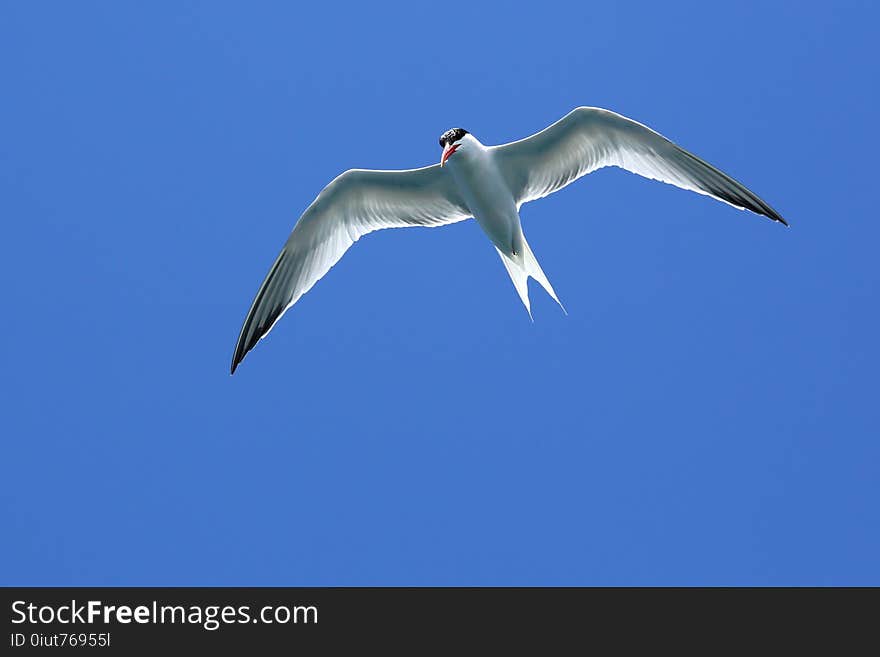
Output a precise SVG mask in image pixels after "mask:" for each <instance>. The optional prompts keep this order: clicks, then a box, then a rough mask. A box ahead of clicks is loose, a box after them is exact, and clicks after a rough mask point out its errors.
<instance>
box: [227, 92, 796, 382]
mask: <svg viewBox="0 0 880 657" xmlns="http://www.w3.org/2000/svg"><path fill="white" fill-rule="evenodd" d="M440 147H441V148H442V149H443V152H442V155H441V156H440V163H439V164H435V165H433V166H428V167H423V168H421V169H407V170H402V171H372V170H367V169H350V170H349V171H346V172H345V173H343V174H341V175H340V176H338V177H337V178H335V179H334V180H333V181H332V182H331V183H330V184H329V185H327V186H326V187H325V188H324V189H323V190H321V193H320V194H318V197H317V198H316V199H315V200H314V201H313V202H312V204H311V205H310V206H309V207H308V208H306V211H305V212H303V214H302V216H301V217H300V218H299V221H297V223H296V225H295V226H294V228H293V232H291V234H290V237H289V238H288V239H287V243H286V244H285V245H284V248H283V249H282V250H281V253H280V254H279V255H278V257H277V258H276V260H275V263H274V264H273V265H272V268H271V269H270V270H269V273H268V274H267V276H266V278H265V279H264V280H263V284H262V285H260V289H259V290H258V291H257V295H256V297H255V298H254V301H253V303H252V304H251V307H250V310H249V311H248V314H247V316H246V317H245V320H244V325H243V326H242V328H241V333H240V334H239V336H238V342H237V343H236V345H235V352H234V353H233V356H232V367H231V373H235V369H236V367H238V364H239V363H240V362H241V361H242V359H243V358H244V357H245V355H246V354H247V353H248V352H249V351H250V350H251V349H252V348H253V347H254V345H255V344H256V343H257V342H258V341H259V340H260V339H262V338H264V337H266V335H267V334H268V333H269V331H271V330H272V328H273V327H274V326H275V324H276V323H277V322H278V320H279V319H280V318H281V316H282V315H283V314H284V313H285V311H287V309H288V308H290V307H291V306H292V305H293V304H295V303H296V302H297V301H298V300H299V298H300V297H302V295H303V294H305V293H306V292H308V291H309V290H310V289H311V288H312V286H313V285H314V284H315V283H317V282H318V280H320V279H321V278H322V277H323V276H324V274H326V273H327V272H328V271H329V270H330V268H331V267H332V266H333V265H335V264H336V263H337V262H338V261H339V259H340V258H341V257H342V256H343V254H344V253H345V252H346V251H347V250H348V248H349V247H350V246H351V245H352V244H354V243H355V242H356V241H357V240H358V239H360V238H361V237H363V236H364V235H366V234H367V233H371V232H373V231H376V230H381V229H383V228H406V227H410V226H426V227H432V228H433V227H436V226H445V225H447V224H452V223H456V222H459V221H464V220H465V219H470V218H474V219H476V221H477V223H478V224H479V225H480V228H482V229H483V232H485V234H486V236H487V237H488V238H489V240H491V242H492V244H493V245H494V247H495V249H496V251H498V255H499V256H500V257H501V261H502V262H503V263H504V267H505V269H506V270H507V273H508V274H509V275H510V278H511V280H512V281H513V285H514V288H515V289H516V292H517V294H519V297H520V299H521V300H522V303H523V305H524V306H525V308H526V311H527V312H528V314H529V317H531V315H532V311H531V305H530V303H529V292H528V279H529V278H530V277H531V278H534V279H535V280H536V281H537V282H538V283H539V284H540V285H541V287H543V288H544V290H546V292H547V293H548V294H549V295H550V296H551V297H552V298H553V299H554V301H556V303H558V304H559V306H560V307H562V303H561V302H560V301H559V298H558V297H557V295H556V292H555V291H554V290H553V286H552V285H550V281H549V280H547V276H546V275H545V274H544V271H543V270H542V269H541V266H540V265H539V264H538V261H537V260H536V259H535V255H534V253H532V250H531V248H529V244H528V242H527V241H526V238H525V236H524V235H523V230H522V225H521V224H520V218H519V209H520V207H521V206H522V204H523V203H527V202H529V201H534V200H536V199H539V198H543V197H545V196H548V195H549V194H552V193H553V192H556V191H559V190H560V189H562V188H563V187H566V186H567V185H569V184H571V183H573V182H574V181H575V180H577V179H578V178H581V177H583V176H585V175H587V174H588V173H591V172H593V171H596V170H597V169H601V168H603V167H612V166H615V167H620V168H621V169H626V170H627V171H630V172H632V173H636V174H638V175H640V176H644V177H645V178H650V179H653V180H660V181H662V182H665V183H669V184H671V185H675V186H676V187H680V188H682V189H687V190H690V191H693V192H697V193H698V194H704V195H706V196H711V197H712V198H715V199H718V200H719V201H724V202H725V203H728V204H729V205H732V206H734V207H736V208H739V209H741V210H751V211H752V212H754V213H756V214H760V215H764V216H765V217H769V218H770V219H772V220H773V221H777V222H779V223H781V224H783V225H786V226H787V225H788V223H787V222H786V221H785V220H784V219H783V218H782V217H781V216H780V215H779V213H777V212H776V211H775V210H774V209H773V208H771V207H770V206H769V205H767V203H765V202H764V201H762V200H761V199H760V198H758V196H756V195H755V194H754V193H753V192H751V191H749V190H748V189H746V188H745V187H744V186H743V185H742V184H740V183H738V182H737V181H736V180H734V179H733V178H731V177H730V176H728V175H727V174H725V173H722V172H721V171H719V170H718V169H716V168H715V167H713V166H712V165H711V164H708V163H707V162H705V161H703V160H701V159H700V158H698V157H697V156H696V155H693V154H692V153H689V152H688V151H686V150H684V149H683V148H681V147H680V146H677V145H676V144H674V143H673V142H671V141H669V140H668V139H666V138H665V137H663V136H662V135H660V134H659V133H657V132H654V131H653V130H651V129H650V128H648V127H646V126H644V125H642V124H641V123H637V122H636V121H633V120H632V119H628V118H626V117H625V116H622V115H620V114H617V113H615V112H612V111H610V110H606V109H600V108H597V107H578V108H576V109H574V110H572V111H571V112H569V113H568V114H567V115H566V116H564V117H563V118H561V119H560V120H559V121H557V122H556V123H554V124H552V125H550V126H549V127H547V128H545V129H544V130H541V131H540V132H538V133H536V134H534V135H532V136H531V137H527V138H525V139H521V140H519V141H514V142H511V143H509V144H502V145H500V146H485V145H483V144H482V143H480V141H479V140H478V139H477V138H476V137H474V136H473V135H472V134H470V133H469V132H468V131H467V130H465V129H463V128H452V129H451V130H447V131H446V132H444V133H443V134H442V135H441V136H440ZM562 309H563V312H564V311H565V308H564V307H562Z"/></svg>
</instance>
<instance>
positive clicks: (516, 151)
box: [493, 107, 787, 225]
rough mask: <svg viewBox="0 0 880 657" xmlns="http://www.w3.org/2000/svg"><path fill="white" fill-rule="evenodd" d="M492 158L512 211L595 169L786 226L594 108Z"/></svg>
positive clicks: (734, 185)
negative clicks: (659, 184)
mask: <svg viewBox="0 0 880 657" xmlns="http://www.w3.org/2000/svg"><path fill="white" fill-rule="evenodd" d="M493 152H494V154H495V156H496V161H497V162H498V163H499V167H500V169H501V172H502V175H503V176H504V177H505V179H506V180H507V184H508V185H509V187H510V189H511V191H512V192H513V195H514V198H516V202H517V205H519V204H522V203H526V202H528V201H533V200H535V199H539V198H543V197H544V196H547V195H549V194H552V193H553V192H555V191H557V190H560V189H562V188H563V187H565V186H566V185H569V184H570V183H572V182H574V181H575V180H577V179H578V178H580V177H582V176H585V175H587V174H588V173H591V172H593V171H595V170H596V169H601V168H602V167H609V166H616V167H620V168H621V169H626V170H627V171H631V172H633V173H636V174H638V175H640V176H644V177H645V178H652V179H654V180H660V181H663V182H665V183H669V184H670V185H675V186H676V187H681V188H682V189H688V190H690V191H693V192H697V193H698V194H705V195H706V196H711V197H713V198H716V199H718V200H719V201H724V202H725V203H728V204H730V205H732V206H734V207H737V208H740V209H746V210H751V211H752V212H756V213H757V214H762V215H764V216H767V217H769V218H770V219H773V220H774V221H779V222H781V223H783V224H785V223H786V222H785V220H784V219H783V218H782V217H781V216H780V215H779V213H777V212H776V211H775V210H774V209H773V208H771V207H770V206H769V205H767V204H766V203H765V202H764V201H762V200H761V199H760V198H758V196H757V195H756V194H754V193H753V192H751V191H749V190H748V189H746V188H745V187H744V186H743V185H742V184H740V183H738V182H737V181H736V180H734V179H733V178H731V177H730V176H728V175H727V174H725V173H722V172H721V171H719V170H718V169H716V168H715V167H713V166H712V165H711V164H709V163H707V162H704V161H703V160H701V159H700V158H698V157H697V156H696V155H693V154H692V153H689V152H688V151H686V150H684V149H683V148H681V147H680V146H677V145H676V144H674V143H672V142H671V141H669V140H668V139H666V137H663V136H662V135H660V134H658V133H656V132H654V131H653V130H651V129H650V128H648V127H646V126H644V125H642V124H641V123H637V122H635V121H633V120H632V119H628V118H626V117H625V116H621V115H620V114H616V113H614V112H611V111H609V110H604V109H600V108H597V107H578V108H577V109H575V110H572V111H571V112H569V113H568V114H567V115H566V116H564V117H563V118H561V119H560V120H559V121H557V122H556V123H554V124H553V125H551V126H549V127H547V128H545V129H544V130H542V131H541V132H538V133H537V134H534V135H532V136H531V137H527V138H525V139H521V140H520V141H515V142H511V143H509V144H503V145H501V146H494V147H493ZM786 225H787V224H786Z"/></svg>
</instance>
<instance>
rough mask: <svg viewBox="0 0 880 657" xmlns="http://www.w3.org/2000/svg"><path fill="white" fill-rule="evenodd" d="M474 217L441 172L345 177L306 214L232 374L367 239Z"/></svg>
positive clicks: (266, 285) (243, 337)
mask: <svg viewBox="0 0 880 657" xmlns="http://www.w3.org/2000/svg"><path fill="white" fill-rule="evenodd" d="M469 217H470V211H469V210H468V209H467V206H466V205H465V203H464V201H463V200H462V199H461V197H460V196H459V194H458V192H457V191H456V189H455V186H454V185H453V182H452V180H451V176H450V175H448V172H446V171H445V170H442V169H441V168H440V166H439V165H436V164H435V165H433V166H429V167H424V168H421V169H410V170H407V171H369V170H364V169H352V170H350V171H346V172H345V173H343V174H342V175H340V176H339V177H337V178H336V179H335V180H333V182H331V183H330V184H329V185H327V186H326V187H325V188H324V189H323V190H322V191H321V193H320V194H318V197H317V198H316V199H315V200H314V201H313V202H312V204H311V205H310V206H309V207H308V208H307V209H306V211H305V212H304V213H303V214H302V216H301V217H300V218H299V221H298V222H297V224H296V226H295V227H294V229H293V232H292V233H291V234H290V237H289V238H288V239H287V243H286V244H285V245H284V248H283V249H282V250H281V253H280V254H279V255H278V258H277V259H276V260H275V264H273V265H272V268H271V269H270V270H269V274H268V275H267V276H266V279H265V280H264V281H263V284H262V285H261V286H260V289H259V291H258V292H257V296H256V297H255V298H254V302H253V304H251V308H250V310H249V311H248V314H247V317H246V318H245V320H244V325H243V326H242V328H241V333H240V334H239V336H238V342H237V343H236V345H235V353H234V354H233V356H232V372H235V368H236V367H237V366H238V364H239V363H240V362H241V360H242V359H243V358H244V357H245V354H247V352H248V351H250V350H251V349H252V348H253V346H254V345H255V344H256V343H257V342H258V341H259V340H260V338H263V337H265V336H266V334H268V333H269V331H270V330H271V329H272V327H273V326H274V325H275V322H277V321H278V320H279V319H280V318H281V315H283V314H284V311H286V310H287V309H288V308H290V307H291V306H292V305H293V304H295V303H296V302H297V300H299V298H300V297H301V296H302V295H303V294H305V293H306V292H308V291H309V289H311V287H312V286H313V285H314V284H315V283H316V282H317V281H318V280H319V279H320V278H321V277H322V276H324V274H326V273H327V271H329V269H330V268H331V267H332V266H333V265H335V264H336V263H337V262H338V261H339V259H340V258H341V257H342V256H343V254H344V253H345V252H346V251H347V250H348V248H349V247H350V246H351V245H352V244H354V243H355V242H356V241H357V240H358V239H360V238H361V237H362V236H363V235H366V234H367V233H371V232H373V231H375V230H381V229H383V228H404V227H407V226H443V225H446V224H451V223H454V222H456V221H462V220H464V219H468V218H469Z"/></svg>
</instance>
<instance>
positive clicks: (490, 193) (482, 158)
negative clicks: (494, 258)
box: [446, 134, 522, 254]
mask: <svg viewBox="0 0 880 657" xmlns="http://www.w3.org/2000/svg"><path fill="white" fill-rule="evenodd" d="M446 166H447V167H448V169H449V172H450V173H451V174H452V176H453V178H454V180H455V184H456V187H457V188H458V191H459V193H460V194H461V196H462V198H463V199H464V201H465V203H466V204H467V206H468V208H469V209H470V211H471V213H472V214H473V216H474V219H476V220H477V222H478V223H479V224H480V227H482V229H483V231H484V232H485V233H486V235H488V236H489V238H490V239H491V240H492V242H493V243H494V244H495V246H497V247H498V248H499V249H501V250H502V251H503V252H505V253H508V254H510V253H513V252H514V251H516V252H519V251H521V241H522V229H521V228H520V223H519V213H518V212H517V208H516V199H515V198H514V196H513V193H512V192H511V191H510V188H509V187H508V185H507V182H506V181H505V179H504V177H503V176H502V175H501V171H500V170H499V168H498V165H497V163H496V162H495V159H494V157H493V152H492V150H491V149H489V148H487V147H485V146H484V145H483V144H481V143H480V142H479V141H478V140H477V139H476V138H475V137H474V136H473V135H470V134H468V135H465V136H464V138H463V139H462V140H461V146H460V147H459V148H458V150H456V152H455V153H454V154H453V155H452V157H450V158H449V160H448V161H447V163H446Z"/></svg>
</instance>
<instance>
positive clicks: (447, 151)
mask: <svg viewBox="0 0 880 657" xmlns="http://www.w3.org/2000/svg"><path fill="white" fill-rule="evenodd" d="M467 134H468V131H467V130H465V129H464V128H452V129H451V130H447V131H446V132H444V133H443V134H442V135H440V148H442V149H443V155H441V156H440V166H441V167H442V166H443V165H445V164H446V160H448V159H449V158H450V157H451V156H452V154H453V153H454V152H455V151H457V150H458V149H459V148H461V143H462V139H464V137H465V135H467Z"/></svg>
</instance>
